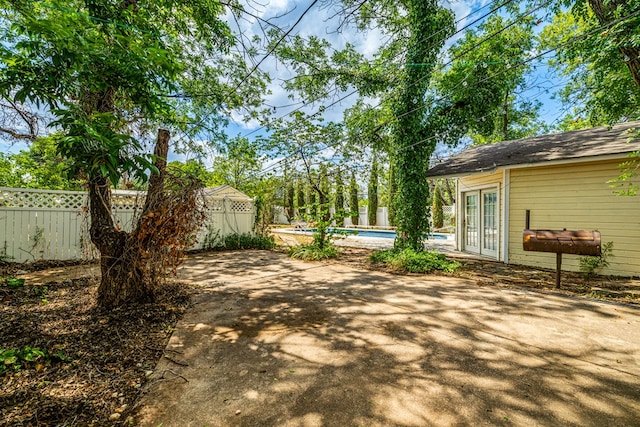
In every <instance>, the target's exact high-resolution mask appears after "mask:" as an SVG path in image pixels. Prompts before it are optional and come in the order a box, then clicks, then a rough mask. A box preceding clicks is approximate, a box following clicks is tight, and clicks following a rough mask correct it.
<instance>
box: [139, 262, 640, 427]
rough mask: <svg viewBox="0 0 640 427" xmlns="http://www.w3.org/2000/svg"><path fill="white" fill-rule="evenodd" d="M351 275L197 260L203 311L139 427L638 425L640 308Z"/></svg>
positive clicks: (184, 275) (445, 279)
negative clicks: (160, 426)
mask: <svg viewBox="0 0 640 427" xmlns="http://www.w3.org/2000/svg"><path fill="white" fill-rule="evenodd" d="M349 259H350V260H351V261H347V260H346V259H344V258H343V259H340V260H337V261H334V262H332V263H305V262H300V261H295V260H291V259H289V258H286V257H285V256H284V255H282V254H278V253H275V252H263V251H253V252H245V253H225V254H219V255H217V256H214V257H211V256H206V255H199V256H197V257H195V258H192V259H191V260H190V262H189V264H188V265H186V266H185V268H183V269H182V270H181V279H182V280H188V281H192V282H193V283H198V284H199V286H200V288H199V291H198V294H197V295H196V297H195V300H194V301H195V306H194V307H193V309H191V310H189V311H188V313H187V314H186V315H185V317H184V319H183V320H182V321H180V322H179V323H178V325H177V327H176V330H175V332H174V334H173V335H172V337H171V339H170V341H169V345H168V347H167V351H168V352H170V353H171V354H175V357H176V359H174V360H168V359H163V360H161V361H160V362H159V364H158V366H157V367H156V371H155V373H154V375H153V376H152V378H153V379H152V381H151V383H150V384H149V386H148V387H146V388H145V391H146V393H147V394H146V396H145V397H143V399H142V400H141V402H140V405H139V412H138V418H137V419H136V420H137V422H138V423H139V424H140V425H143V426H158V425H162V426H164V427H166V426H204V425H207V426H347V425H349V426H451V425H469V426H483V425H486V426H496V425H518V426H559V425H562V426H634V425H640V421H639V420H640V400H639V399H638V397H639V396H640V382H639V381H638V378H639V377H640V338H639V336H638V334H637V331H638V326H640V310H638V309H637V308H635V307H634V306H632V305H621V304H612V303H608V302H600V301H596V300H591V299H587V298H583V297H577V298H576V297H567V296H566V295H562V294H558V293H553V292H547V291H539V290H527V289H523V288H519V287H516V286H515V285H514V284H512V283H507V284H505V285H504V286H503V285H501V284H498V283H497V282H495V280H496V277H497V276H495V275H491V274H490V275H489V279H487V280H485V281H477V280H475V278H474V276H473V274H472V273H471V272H472V271H475V270H473V267H472V266H469V267H467V269H466V271H465V272H463V275H466V276H467V277H466V278H463V277H459V276H458V277H455V276H445V275H429V276H422V275H411V276H406V275H395V274H389V273H387V272H383V271H371V270H365V269H362V268H358V266H357V264H358V262H360V261H358V260H357V257H354V256H352V257H350V258H349ZM474 274H475V273H474ZM495 274H498V273H495ZM522 280H525V279H524V278H523V279H522Z"/></svg>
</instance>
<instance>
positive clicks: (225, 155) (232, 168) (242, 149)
mask: <svg viewBox="0 0 640 427" xmlns="http://www.w3.org/2000/svg"><path fill="white" fill-rule="evenodd" d="M261 168H262V160H261V157H260V154H259V147H258V145H257V144H255V143H253V142H251V141H249V139H248V138H242V137H236V138H232V139H230V140H229V141H228V142H227V143H226V144H223V146H222V147H220V153H219V155H218V156H216V158H215V159H214V160H213V165H212V174H211V182H212V183H214V184H215V185H231V186H232V187H234V188H237V189H238V190H240V191H244V192H246V193H247V194H249V195H251V194H253V193H254V192H255V189H256V183H257V181H258V178H257V177H256V176H257V173H258V172H259V171H260V169H261Z"/></svg>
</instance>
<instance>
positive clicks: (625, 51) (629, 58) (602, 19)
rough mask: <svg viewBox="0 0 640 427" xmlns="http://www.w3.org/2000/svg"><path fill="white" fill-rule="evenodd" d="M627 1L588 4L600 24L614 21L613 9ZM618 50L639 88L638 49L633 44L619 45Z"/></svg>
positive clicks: (592, 0) (639, 65) (614, 0)
mask: <svg viewBox="0 0 640 427" xmlns="http://www.w3.org/2000/svg"><path fill="white" fill-rule="evenodd" d="M628 3H629V2H628V0H610V1H608V2H606V4H605V1H604V0H589V6H590V7H591V9H592V10H593V12H594V13H595V14H596V17H597V18H598V22H599V23H600V24H601V25H605V24H608V23H610V22H611V21H614V20H615V19H616V17H615V15H614V11H615V10H616V9H617V8H618V7H619V6H626V5H627V4H628ZM630 30H631V29H630ZM619 50H620V53H621V55H622V58H623V59H624V62H625V64H627V68H629V72H631V76H632V77H633V81H635V82H636V85H637V86H638V87H639V88H640V49H638V48H637V47H633V46H621V47H620V48H619Z"/></svg>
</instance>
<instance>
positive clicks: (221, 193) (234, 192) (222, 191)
mask: <svg viewBox="0 0 640 427" xmlns="http://www.w3.org/2000/svg"><path fill="white" fill-rule="evenodd" d="M202 192H203V193H204V195H205V196H207V197H225V196H226V197H235V198H241V199H247V200H251V197H249V196H247V195H246V194H245V193H243V192H242V191H240V190H238V189H237V188H235V187H232V186H230V185H218V186H216V187H207V188H203V189H202Z"/></svg>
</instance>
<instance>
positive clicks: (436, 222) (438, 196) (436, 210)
mask: <svg viewBox="0 0 640 427" xmlns="http://www.w3.org/2000/svg"><path fill="white" fill-rule="evenodd" d="M431 213H432V215H433V228H436V229H438V228H442V227H443V226H444V211H443V207H442V193H441V192H440V187H438V186H436V189H435V191H434V192H433V210H432V211H431Z"/></svg>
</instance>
